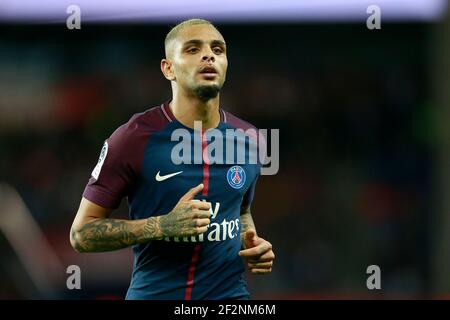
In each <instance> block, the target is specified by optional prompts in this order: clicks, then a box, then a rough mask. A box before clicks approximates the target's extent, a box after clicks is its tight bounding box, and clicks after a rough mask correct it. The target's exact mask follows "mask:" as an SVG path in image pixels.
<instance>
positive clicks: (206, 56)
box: [202, 50, 216, 62]
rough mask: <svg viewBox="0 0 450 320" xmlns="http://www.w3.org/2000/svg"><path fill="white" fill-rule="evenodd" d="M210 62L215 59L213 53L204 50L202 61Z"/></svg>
mask: <svg viewBox="0 0 450 320" xmlns="http://www.w3.org/2000/svg"><path fill="white" fill-rule="evenodd" d="M207 60H211V62H214V61H215V60H216V58H214V53H213V52H212V51H211V50H206V51H205V53H204V54H203V57H202V61H207Z"/></svg>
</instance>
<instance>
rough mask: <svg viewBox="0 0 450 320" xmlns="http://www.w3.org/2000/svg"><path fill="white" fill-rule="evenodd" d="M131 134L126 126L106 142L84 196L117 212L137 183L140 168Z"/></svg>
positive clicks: (120, 128)
mask: <svg viewBox="0 0 450 320" xmlns="http://www.w3.org/2000/svg"><path fill="white" fill-rule="evenodd" d="M128 131H129V130H127V126H126V125H123V126H121V127H119V128H118V129H117V130H116V131H115V132H114V133H113V134H112V135H111V137H109V138H108V139H107V140H106V141H105V143H104V144H103V147H102V149H101V152H100V157H99V159H98V162H97V165H96V166H95V168H94V169H93V171H92V174H91V177H90V179H89V182H88V184H87V185H86V188H85V190H84V192H83V197H85V198H86V199H88V200H90V201H92V202H94V203H96V204H98V205H99V206H102V207H105V208H110V209H115V208H117V207H118V206H119V205H120V202H121V200H122V198H124V197H125V196H126V195H127V193H128V190H129V189H130V187H131V185H132V184H133V182H134V180H135V177H136V168H135V167H136V166H135V165H134V163H133V156H132V154H133V152H132V151H133V150H131V148H132V143H130V142H131V138H130V134H129V132H128Z"/></svg>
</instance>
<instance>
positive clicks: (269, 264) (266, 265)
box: [247, 261, 273, 269]
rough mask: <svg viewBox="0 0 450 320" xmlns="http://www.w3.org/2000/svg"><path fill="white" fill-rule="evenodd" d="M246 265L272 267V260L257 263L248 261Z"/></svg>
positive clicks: (250, 266) (257, 267)
mask: <svg viewBox="0 0 450 320" xmlns="http://www.w3.org/2000/svg"><path fill="white" fill-rule="evenodd" d="M247 265H248V267H249V268H256V269H267V268H272V266H273V262H272V261H269V262H257V263H251V262H249V263H248V264H247Z"/></svg>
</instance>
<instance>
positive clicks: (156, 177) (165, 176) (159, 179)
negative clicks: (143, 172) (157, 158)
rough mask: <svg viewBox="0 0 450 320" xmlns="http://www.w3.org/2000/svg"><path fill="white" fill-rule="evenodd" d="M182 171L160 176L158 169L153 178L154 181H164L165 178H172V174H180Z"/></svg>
mask: <svg viewBox="0 0 450 320" xmlns="http://www.w3.org/2000/svg"><path fill="white" fill-rule="evenodd" d="M182 172H183V171H178V172H174V173H170V174H166V175H164V176H160V175H159V171H158V173H157V174H156V176H155V179H156V181H164V180H167V179H169V178H172V177H173V176H176V175H177V174H180V173H182Z"/></svg>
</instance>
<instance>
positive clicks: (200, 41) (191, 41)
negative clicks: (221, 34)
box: [183, 39, 226, 47]
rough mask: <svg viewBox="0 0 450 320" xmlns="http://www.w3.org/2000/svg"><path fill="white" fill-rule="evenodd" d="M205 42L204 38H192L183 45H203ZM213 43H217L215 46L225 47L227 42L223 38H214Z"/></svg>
mask: <svg viewBox="0 0 450 320" xmlns="http://www.w3.org/2000/svg"><path fill="white" fill-rule="evenodd" d="M203 43H205V42H204V41H202V40H198V39H192V40H188V41H186V42H185V43H184V44H183V47H187V46H189V45H202V44H203ZM210 43H211V45H215V46H222V47H225V46H226V44H225V42H223V41H222V40H212V41H211V42H210Z"/></svg>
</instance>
